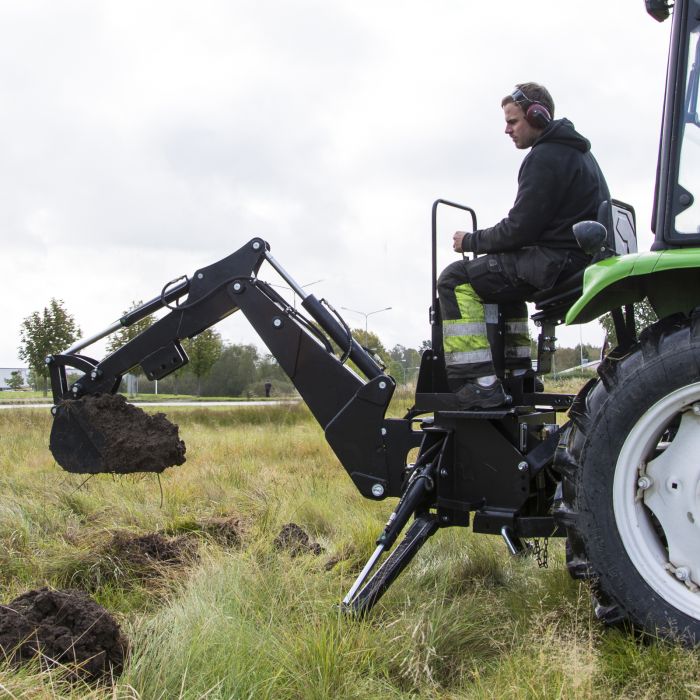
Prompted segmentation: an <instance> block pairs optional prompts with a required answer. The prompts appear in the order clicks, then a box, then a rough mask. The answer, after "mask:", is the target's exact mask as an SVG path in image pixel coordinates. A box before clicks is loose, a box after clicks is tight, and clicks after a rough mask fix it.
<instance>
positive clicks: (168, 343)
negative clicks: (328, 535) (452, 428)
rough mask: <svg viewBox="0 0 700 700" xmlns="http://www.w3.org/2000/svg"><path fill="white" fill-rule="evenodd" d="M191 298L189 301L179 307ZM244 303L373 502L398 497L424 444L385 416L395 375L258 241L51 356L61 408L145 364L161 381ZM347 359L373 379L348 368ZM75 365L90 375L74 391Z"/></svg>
mask: <svg viewBox="0 0 700 700" xmlns="http://www.w3.org/2000/svg"><path fill="white" fill-rule="evenodd" d="M265 261H267V262H268V263H269V264H271V265H272V266H273V267H274V268H275V269H276V270H277V272H278V273H279V274H280V275H281V276H282V277H283V279H284V280H285V282H286V283H287V284H288V285H289V287H290V288H292V289H293V290H294V292H295V293H296V294H297V295H299V296H300V297H301V298H302V307H303V309H304V310H305V311H306V313H308V315H309V316H310V317H311V319H312V321H313V322H315V323H316V324H318V327H316V326H315V325H314V324H313V322H312V321H310V320H308V319H307V318H306V317H305V316H303V315H302V314H300V313H299V312H297V311H296V309H294V308H292V307H291V306H290V305H289V304H288V303H287V302H286V301H285V300H284V299H283V298H282V297H281V296H280V295H279V294H278V293H277V292H276V291H275V290H274V289H273V288H272V287H271V285H269V284H267V283H266V282H263V281H262V280H260V279H258V278H257V273H258V270H259V269H260V266H261V265H262V263H263V262H265ZM185 294H187V297H186V298H185V299H184V301H183V302H182V303H180V305H178V306H171V305H170V303H171V302H173V301H174V300H175V299H178V298H180V297H183V296H184V295H185ZM166 306H167V308H169V309H170V311H169V312H168V313H167V314H166V315H164V316H163V317H162V318H160V319H158V320H157V321H155V322H154V323H153V324H152V325H151V326H150V327H149V328H147V329H146V330H144V331H143V332H142V333H140V334H139V335H138V336H136V337H135V338H133V339H132V340H130V341H129V342H128V343H126V344H125V345H124V346H122V347H121V348H119V349H118V350H116V351H114V352H113V353H111V354H110V355H108V356H107V357H105V358H104V359H103V360H102V361H100V362H97V361H95V360H92V359H90V358H89V357H86V356H85V355H82V354H78V353H79V351H81V350H82V349H83V348H84V347H86V345H87V344H89V343H92V342H95V340H97V339H99V338H101V337H104V336H105V335H108V334H109V333H112V332H114V330H117V329H118V328H119V327H121V326H124V325H130V324H132V323H134V322H135V321H137V320H139V319H140V318H143V317H144V316H146V315H148V314H149V313H152V312H153V311H155V310H157V309H158V308H161V307H166ZM239 309H240V310H241V311H242V312H243V314H244V315H245V316H246V318H247V319H248V320H249V321H250V323H251V325H252V326H253V327H254V328H255V330H256V331H257V332H258V334H259V335H260V337H261V339H262V340H263V341H264V342H265V344H266V345H267V347H268V348H269V350H270V352H271V353H272V354H273V355H274V357H275V358H276V359H277V361H278V362H279V364H280V366H281V367H282V369H283V370H284V371H285V372H286V374H287V375H288V376H289V378H290V379H291V380H292V382H293V383H294V385H295V387H296V388H297V389H298V391H299V393H300V394H301V396H302V397H303V399H304V401H305V402H306V403H307V405H308V406H309V409H310V410H311V412H312V414H313V415H314V417H315V418H316V420H317V421H318V422H319V424H320V425H321V426H322V427H323V429H324V431H325V435H326V439H327V440H328V442H329V444H330V445H331V447H332V448H333V450H334V452H335V453H336V455H337V456H338V458H339V460H340V461H341V463H342V464H343V466H344V467H345V469H346V470H347V471H348V473H349V475H350V477H351V478H352V479H353V482H354V483H355V485H356V486H357V487H358V489H359V490H360V492H361V493H362V494H363V495H364V496H366V497H370V498H374V499H380V498H384V497H386V496H390V495H398V494H399V493H400V490H401V480H402V477H403V472H404V468H405V465H406V455H407V453H408V451H409V450H410V449H411V448H412V447H415V446H416V445H417V444H418V442H419V440H418V437H417V435H416V433H414V432H413V431H412V429H411V425H410V421H406V420H395V419H385V417H384V416H385V412H386V408H387V406H388V404H389V401H390V399H391V396H392V393H393V391H394V388H395V382H394V380H393V379H392V378H391V377H390V376H388V375H385V374H384V373H383V371H382V368H381V367H380V366H379V364H378V363H377V362H376V361H375V360H374V358H373V357H372V356H371V355H370V353H369V352H367V351H366V350H365V349H364V348H363V347H362V346H360V345H359V343H357V341H356V340H354V339H353V338H352V336H351V334H350V332H349V330H348V328H347V326H345V325H344V324H343V323H342V322H341V320H340V319H339V318H337V317H336V316H335V315H334V314H333V313H331V312H330V311H329V310H328V309H327V308H326V307H325V306H324V305H323V304H322V303H321V302H320V301H319V300H318V299H316V297H314V296H313V295H312V294H306V293H305V292H304V290H303V289H302V288H301V287H300V286H299V285H298V284H297V283H296V282H295V281H294V280H293V279H292V278H291V276H289V275H288V274H287V273H286V271H285V270H284V269H283V268H282V267H281V266H280V265H279V263H278V262H277V261H276V260H275V259H274V258H273V257H272V256H271V255H270V252H269V246H268V245H267V243H266V242H265V241H263V240H262V239H259V238H254V239H252V240H251V241H249V242H248V243H247V244H246V245H244V246H243V247H242V248H240V249H239V250H237V251H236V252H234V253H232V254H231V255H229V256H228V257H226V258H224V259H222V260H220V261H219V262H217V263H214V264H213V265H210V266H208V267H204V268H201V269H200V270H197V271H196V272H195V273H194V275H193V276H192V278H191V279H190V280H189V281H186V282H180V283H178V284H175V283H169V284H168V285H166V287H165V288H164V290H163V292H162V293H161V296H160V297H156V298H155V299H153V300H151V301H150V302H147V303H146V304H143V305H142V306H140V307H139V308H138V309H136V310H134V311H132V312H130V313H129V314H127V315H126V316H125V317H124V318H123V319H121V321H120V322H119V323H118V324H113V325H112V326H110V327H109V328H108V329H107V330H106V331H105V332H104V333H103V334H101V335H98V336H94V337H92V338H90V339H89V340H88V341H84V342H81V343H77V344H76V345H74V346H73V347H71V348H69V350H68V351H66V352H65V353H63V354H60V355H53V356H50V357H49V358H47V363H48V364H49V369H50V375H51V382H52V389H53V394H54V401H55V402H56V404H60V402H62V401H65V400H72V399H79V398H80V397H82V396H85V395H93V394H100V393H115V392H116V391H117V390H118V388H119V385H120V382H121V378H122V376H123V374H124V373H125V372H127V371H128V370H129V369H131V368H132V367H135V366H137V365H140V366H141V367H142V368H143V370H144V372H145V374H146V376H147V377H148V378H149V379H161V378H162V377H165V376H167V375H168V374H170V373H171V372H173V371H174V370H176V369H178V368H180V367H182V366H183V365H185V364H186V363H187V361H188V359H187V355H186V353H185V350H184V348H183V347H182V345H181V342H180V341H181V340H183V339H184V338H192V337H194V336H196V335H197V334H199V333H201V332H202V331H203V330H205V329H207V328H209V327H210V326H212V325H214V324H215V323H217V322H218V321H220V320H221V319H223V318H224V317H226V316H228V315H229V314H231V313H233V312H234V311H238V310H239ZM319 328H320V329H321V330H319ZM326 335H327V336H329V337H330V338H331V339H332V340H333V341H334V342H335V343H336V344H337V345H338V346H339V347H340V348H341V351H342V352H343V353H344V357H343V358H342V359H339V358H338V357H336V355H335V354H334V353H333V351H332V347H331V344H330V342H329V340H328V338H327V337H326ZM348 357H349V358H350V359H352V361H353V362H354V363H355V365H356V366H357V367H358V369H359V370H360V371H361V372H362V373H363V374H364V375H365V376H366V380H365V379H363V378H361V377H360V376H359V375H358V374H357V373H355V372H354V371H352V370H351V369H350V368H348V367H347V366H346V365H345V364H344V359H346V358H348ZM66 367H74V368H76V369H78V370H80V371H82V372H83V375H82V376H81V377H80V378H79V379H78V380H77V381H76V382H75V383H74V384H73V385H72V386H71V387H68V384H67V381H66V373H65V369H66Z"/></svg>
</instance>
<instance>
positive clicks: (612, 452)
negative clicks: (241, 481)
mask: <svg viewBox="0 0 700 700" xmlns="http://www.w3.org/2000/svg"><path fill="white" fill-rule="evenodd" d="M646 4H647V10H648V12H649V13H650V14H651V15H652V16H653V17H655V18H656V19H657V20H660V21H663V20H666V19H668V18H669V17H670V16H671V11H670V7H669V2H667V1H666V0H647V2H646ZM699 38H700V0H678V1H677V2H676V3H675V4H674V6H673V25H672V33H671V48H670V56H669V62H668V77H667V84H666V98H665V104H664V114H663V127H662V134H661V146H660V152H659V161H658V172H657V182H656V195H655V206H654V214H653V230H654V233H655V237H656V238H655V243H654V246H653V250H652V252H649V253H636V252H635V251H636V237H635V225H636V222H635V217H634V211H633V209H632V208H631V207H629V206H627V205H624V204H623V203H621V202H618V201H616V200H611V201H608V202H605V203H603V205H602V206H601V209H600V211H599V216H598V219H599V220H598V221H591V222H580V223H579V224H576V226H575V227H574V231H575V233H576V237H577V240H578V241H579V243H580V245H581V246H582V247H583V248H584V249H585V250H586V251H588V252H589V253H590V254H591V255H593V257H594V260H597V262H595V263H594V264H592V265H591V266H590V267H588V268H587V269H586V270H585V274H580V275H576V276H574V277H572V278H571V279H568V280H566V281H565V282H563V283H561V284H559V285H558V286H557V287H556V288H554V289H550V290H547V291H546V292H541V293H540V294H539V295H538V297H537V298H535V300H534V301H535V305H536V313H535V314H534V316H533V319H534V320H535V322H536V323H537V324H538V325H539V326H540V328H541V333H540V337H539V342H538V371H540V372H542V373H546V372H547V371H548V368H549V366H550V365H551V360H552V354H553V352H554V350H555V330H556V327H557V325H559V324H561V323H562V322H563V321H564V320H566V322H567V323H570V324H575V323H583V322H587V321H590V320H593V319H596V318H598V317H599V316H601V315H602V314H606V313H611V314H612V318H613V320H614V323H615V330H616V338H617V345H616V347H615V348H613V349H612V350H611V351H610V352H609V353H608V354H607V355H606V357H605V358H604V360H603V361H602V362H601V364H600V366H599V369H598V377H597V378H595V379H592V380H591V381H590V382H588V384H586V386H585V387H584V388H583V389H582V390H581V392H580V393H579V394H578V395H577V396H569V395H562V394H552V393H545V392H543V391H542V390H541V389H542V388H541V387H540V386H538V384H539V382H538V381H537V379H536V377H535V376H534V375H527V374H526V375H523V376H520V377H504V384H505V386H506V387H507V391H508V393H509V394H510V395H511V396H512V399H513V401H512V404H511V405H509V406H506V407H503V408H499V409H495V410H477V411H463V410H460V409H459V406H457V405H455V396H454V394H452V393H450V392H449V390H448V387H447V380H446V375H445V365H444V357H443V350H442V328H441V320H440V314H439V305H438V301H437V294H436V233H435V231H436V223H435V222H436V218H437V211H438V207H439V206H441V205H452V203H450V202H445V201H444V200H438V202H436V203H435V204H434V206H433V240H432V244H433V264H432V268H433V270H432V271H433V284H432V299H431V303H432V308H431V325H432V348H431V349H429V350H426V351H425V353H424V354H423V357H422V360H421V368H420V373H419V376H418V383H417V387H416V397H415V404H414V406H413V407H412V408H411V409H410V410H409V411H408V412H407V413H406V415H405V416H404V417H403V418H387V417H386V410H387V407H388V405H389V402H390V400H391V396H392V393H393V391H394V388H395V386H396V382H395V381H394V379H393V378H392V377H391V376H389V375H388V374H386V373H385V371H384V367H383V366H382V365H381V363H380V362H378V360H377V358H375V357H374V356H373V354H372V353H371V352H370V351H369V350H367V349H366V348H363V347H362V346H361V345H360V344H359V343H358V342H357V340H356V339H354V338H353V336H352V333H351V332H350V329H349V327H348V325H347V323H345V321H344V320H343V319H342V317H341V316H340V315H339V314H338V313H337V311H336V310H335V309H334V308H333V307H332V306H330V304H328V303H327V302H324V300H319V299H317V298H316V297H315V296H314V295H313V294H309V293H308V292H307V291H306V290H305V289H303V288H302V286H301V285H299V284H298V283H297V282H295V280H294V279H293V278H292V277H291V276H290V275H289V273H287V271H286V270H285V269H284V268H283V267H282V266H281V265H280V263H279V262H278V261H277V260H276V259H275V258H274V257H273V256H272V254H271V253H270V246H269V245H268V243H267V242H265V241H263V240H261V239H259V238H254V239H252V240H251V241H249V242H248V243H246V244H245V245H244V246H243V247H241V248H240V249H239V250H237V251H235V252H234V253H232V254H230V255H229V256H227V257H225V258H223V259H222V260H220V261H218V262H216V263H214V264H212V265H209V266H208V267H204V268H201V269H199V270H196V271H195V272H194V273H193V274H192V276H191V277H189V278H178V280H175V281H173V282H171V283H168V284H166V285H165V287H163V289H162V291H161V293H160V295H158V296H156V297H155V298H154V299H152V300H151V301H149V302H146V303H145V304H143V305H141V306H140V307H138V308H137V309H135V310H133V311H131V312H129V313H128V314H127V315H126V316H124V317H123V318H122V319H119V321H117V322H116V323H114V324H113V325H111V326H110V327H108V328H107V329H106V330H105V331H104V332H103V333H101V334H99V335H96V336H94V337H91V338H88V339H86V340H84V341H80V342H79V343H77V344H75V345H74V346H73V347H71V348H69V349H68V350H66V351H64V352H63V353H60V354H56V355H52V356H50V357H49V358H47V363H48V365H49V369H50V375H51V383H52V389H53V395H54V402H55V406H54V408H53V414H54V422H53V427H52V433H51V443H50V447H51V451H52V452H53V454H54V456H55V458H56V461H57V462H58V463H59V464H60V465H61V466H62V467H63V468H64V469H66V470H67V471H70V472H76V473H97V472H125V471H162V469H164V468H165V467H167V466H169V465H172V464H180V463H182V461H183V460H184V446H183V445H181V444H180V442H179V439H178V437H177V434H176V431H175V432H174V433H173V431H172V430H170V429H169V428H168V427H167V426H165V428H164V429H163V431H162V434H163V436H164V440H163V441H162V444H161V442H159V441H158V440H157V439H154V435H155V434H156V433H157V432H158V431H154V430H152V427H153V426H150V425H149V426H147V428H148V429H144V430H141V429H140V427H139V425H140V424H139V421H138V420H132V419H133V417H134V414H133V411H131V412H129V411H127V409H126V407H125V406H124V405H123V403H122V404H119V403H118V402H116V403H113V402H111V400H110V397H112V398H114V399H117V398H118V397H116V396H115V394H116V392H117V391H118V389H119V386H120V382H121V379H122V377H123V375H124V373H125V372H127V371H128V370H129V369H130V368H132V367H134V366H136V365H140V366H141V368H142V369H143V372H144V374H145V375H146V377H147V378H148V379H151V380H157V379H160V378H162V377H165V376H167V375H168V374H170V373H171V372H173V371H175V370H177V369H178V368H180V367H182V366H183V365H184V364H185V363H186V362H187V361H188V358H187V354H186V352H185V350H184V348H183V346H182V344H181V340H182V339H183V338H191V337H194V336H196V335H197V334H198V333H201V332H202V331H203V330H205V329H206V328H209V327H210V326H212V325H214V324H215V323H217V322H218V321H219V320H221V319H222V318H224V317H226V316H227V315H229V314H231V313H233V312H236V311H241V312H242V313H243V314H244V315H245V316H246V318H247V319H248V320H249V321H250V323H251V324H252V325H253V327H254V328H255V330H256V331H257V332H258V334H259V335H260V337H261V338H262V340H263V341H264V342H265V344H266V345H267V346H268V348H269V349H270V352H271V353H272V354H273V355H274V356H275V357H276V358H277V360H278V362H279V364H280V366H281V367H282V369H283V370H284V371H285V372H286V373H287V374H288V375H289V377H290V378H291V380H292V381H293V383H294V385H295V386H296V388H297V389H298V390H299V393H300V394H301V396H302V397H303V399H304V400H305V401H306V403H307V405H308V407H309V409H310V411H311V413H312V414H313V415H314V417H315V418H316V420H317V421H318V423H319V424H320V425H321V427H322V428H323V430H324V434H325V437H326V439H327V441H328V443H329V444H330V446H331V447H332V449H333V451H334V452H335V454H336V456H337V457H338V460H339V461H340V463H341V464H342V466H343V467H344V468H345V470H346V471H347V473H348V476H349V477H350V479H351V480H352V481H353V483H354V484H355V486H356V487H357V489H358V491H359V492H360V493H361V494H362V495H363V496H364V497H365V498H368V499H372V500H377V501H380V500H383V499H385V498H398V503H397V505H396V507H395V509H394V511H393V513H392V514H391V516H390V518H389V520H388V522H387V525H386V527H385V528H384V530H383V532H382V533H380V535H379V537H378V539H377V542H376V545H377V546H376V549H375V551H374V553H373V554H372V556H371V557H370V559H369V561H368V562H367V564H366V566H365V567H364V569H363V570H362V571H361V573H360V574H359V576H358V577H357V580H356V581H355V583H354V584H353V586H352V587H351V589H350V591H349V592H348V594H347V595H346V596H345V599H344V601H343V604H344V607H345V608H346V609H347V610H348V611H349V612H351V613H354V614H365V613H367V612H368V611H369V610H370V609H371V608H372V606H373V605H374V604H375V603H376V602H377V601H378V600H379V598H380V597H381V596H382V594H383V593H384V592H385V591H386V590H387V588H388V587H389V586H390V585H391V583H392V582H393V581H394V580H395V579H396V578H397V576H398V575H399V574H400V573H401V572H402V571H403V570H404V569H405V567H406V566H407V565H408V564H409V562H410V561H411V559H412V558H413V557H414V556H415V554H416V553H417V552H418V551H419V549H420V548H421V547H422V546H423V544H424V543H425V542H426V541H427V540H428V539H429V538H430V537H431V536H432V535H434V534H435V533H437V532H438V531H439V530H440V529H441V528H445V527H455V526H456V527H466V526H471V527H472V529H473V531H474V532H477V533H484V534H492V535H497V536H500V537H502V539H503V540H504V542H505V544H506V545H507V547H508V549H509V550H510V552H511V553H513V554H518V553H524V552H528V551H532V550H533V549H535V550H537V548H536V547H532V546H529V544H528V542H529V540H539V541H540V544H539V547H540V549H539V551H540V556H541V553H542V544H541V542H542V540H545V541H546V538H549V537H566V540H567V563H568V567H569V570H570V572H571V574H572V575H573V576H574V577H575V578H584V579H588V580H590V581H591V588H592V591H593V593H594V597H595V609H596V613H597V615H598V616H599V617H600V618H601V619H603V620H605V621H606V622H608V623H616V622H621V621H628V622H631V623H632V624H633V625H634V626H636V627H637V628H641V629H643V630H645V631H646V632H648V633H650V634H661V635H664V636H671V637H674V638H677V639H681V640H683V641H685V642H688V643H691V644H695V643H698V642H700V462H696V461H694V460H696V459H698V456H699V455H700V305H699V300H700V215H699V209H698V208H697V207H695V206H694V204H695V197H694V192H695V191H700V182H699V183H698V184H697V185H696V184H695V179H694V176H693V173H694V172H700V169H697V168H696V162H697V163H700V117H699V116H698V93H699V83H700V40H699ZM452 206H458V207H460V208H462V209H467V210H468V211H469V212H471V214H472V217H473V223H474V227H476V215H475V214H474V212H473V210H471V209H469V208H468V207H463V206H461V205H452ZM263 263H266V264H267V265H268V266H270V267H271V268H272V269H273V271H274V272H275V273H277V274H278V275H279V276H280V277H281V278H282V279H283V280H284V282H285V286H287V287H289V288H291V289H292V290H293V291H294V292H295V294H296V295H297V296H298V297H299V298H300V299H301V304H300V308H297V305H290V304H289V303H288V302H287V301H286V300H285V299H283V298H282V297H281V296H280V294H279V293H278V292H276V291H275V289H274V285H272V284H270V283H268V282H265V281H263V280H262V279H261V278H260V275H259V272H260V270H261V268H262V265H263ZM266 269H267V268H266ZM644 299H648V300H649V303H650V304H651V306H652V307H653V308H654V310H655V312H656V314H657V315H658V318H659V320H658V322H656V323H654V324H653V325H651V326H650V327H648V328H645V329H643V330H642V331H641V332H640V333H637V330H636V328H635V320H634V304H635V303H636V302H639V301H641V300H644ZM163 308H167V310H168V312H167V313H166V314H165V315H164V316H162V317H161V318H160V319H159V320H157V321H156V322H155V323H154V324H153V325H152V326H150V327H149V328H148V329H146V330H144V331H143V332H141V333H140V334H138V335H137V336H136V337H134V338H133V339H132V340H131V341H129V342H128V343H127V344H126V345H124V346H123V347H121V348H120V349H118V350H116V351H115V352H113V353H112V354H110V355H108V356H107V357H105V358H104V359H102V360H100V361H98V360H94V359H92V358H90V357H88V356H86V355H84V354H82V349H83V348H85V347H86V346H88V345H90V344H92V343H93V342H94V341H96V340H98V339H100V338H103V337H105V336H106V335H109V334H110V333H113V332H115V331H117V330H119V329H120V328H121V327H123V326H129V325H131V324H133V323H135V322H137V321H138V320H140V319H142V318H144V317H145V316H147V315H149V314H151V313H152V312H153V311H155V310H157V309H163ZM494 325H496V324H494ZM495 330H496V332H495V333H494V334H493V339H494V345H496V341H497V339H498V338H499V337H502V333H501V334H499V332H498V328H496V329H495ZM494 349H495V348H494ZM496 357H497V353H496V352H494V358H496ZM349 360H351V361H352V363H351V364H352V367H351V366H350V365H349V364H348V362H347V361H349ZM67 368H73V370H77V371H78V372H79V373H80V374H79V376H78V379H77V380H76V381H74V382H73V383H72V384H69V382H68V380H67V376H68V374H67V371H66V370H67ZM130 408H132V409H133V408H134V407H130ZM134 410H135V409H134ZM563 412H568V422H566V423H565V424H564V425H561V423H562V422H563V421H560V420H557V414H558V413H563ZM127 416H128V418H129V420H126V417H127ZM171 427H172V426H171ZM139 430H141V432H139ZM127 448H128V451H127ZM693 455H695V457H694V456H693ZM693 465H695V466H693ZM409 521H411V522H410V525H409ZM406 526H407V527H406ZM404 528H405V530H406V531H405V533H404V535H403V539H402V540H401V542H400V543H399V544H398V545H397V546H396V547H393V545H394V543H395V542H396V541H397V539H398V537H399V535H401V533H402V532H403V530H404ZM387 553H388V556H385V554H387ZM375 567H376V570H375ZM372 572H374V573H372Z"/></svg>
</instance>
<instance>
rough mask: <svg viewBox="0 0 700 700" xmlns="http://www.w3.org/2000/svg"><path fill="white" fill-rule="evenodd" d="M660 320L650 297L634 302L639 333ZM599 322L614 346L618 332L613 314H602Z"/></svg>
mask: <svg viewBox="0 0 700 700" xmlns="http://www.w3.org/2000/svg"><path fill="white" fill-rule="evenodd" d="M658 320H659V317H658V316H657V315H656V312H655V311H654V309H653V307H652V305H651V304H650V303H649V300H648V299H643V300H642V301H637V302H635V303H634V324H635V326H636V328H637V333H639V332H640V331H641V330H643V329H644V328H647V327H648V326H650V325H651V324H652V323H656V321H658ZM598 322H599V323H600V325H601V326H603V329H604V330H605V335H606V337H607V339H608V343H609V344H610V346H611V347H613V348H614V347H615V346H616V345H617V334H616V333H615V323H614V322H613V318H612V314H610V313H607V314H605V315H604V316H601V317H600V319H598Z"/></svg>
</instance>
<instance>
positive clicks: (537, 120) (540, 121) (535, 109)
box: [511, 88, 552, 129]
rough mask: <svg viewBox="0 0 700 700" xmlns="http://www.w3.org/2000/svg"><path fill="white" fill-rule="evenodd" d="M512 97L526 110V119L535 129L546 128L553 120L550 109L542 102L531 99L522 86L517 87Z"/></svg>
mask: <svg viewBox="0 0 700 700" xmlns="http://www.w3.org/2000/svg"><path fill="white" fill-rule="evenodd" d="M511 97H512V98H513V102H515V103H516V104H519V105H520V107H521V108H522V110H523V112H525V121H526V122H527V123H528V124H529V125H530V126H532V127H534V128H535V129H544V128H545V127H546V126H547V125H548V124H549V122H551V121H552V115H551V114H550V113H549V110H548V109H547V108H546V107H545V106H544V105H543V104H541V103H540V102H535V101H534V100H531V99H530V98H529V97H528V96H527V95H526V94H525V93H524V92H523V91H522V90H521V89H520V88H515V90H514V91H513V93H512V94H511Z"/></svg>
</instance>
